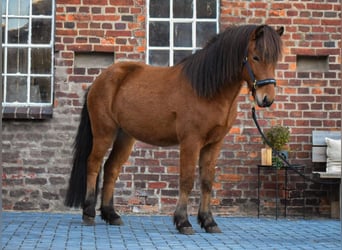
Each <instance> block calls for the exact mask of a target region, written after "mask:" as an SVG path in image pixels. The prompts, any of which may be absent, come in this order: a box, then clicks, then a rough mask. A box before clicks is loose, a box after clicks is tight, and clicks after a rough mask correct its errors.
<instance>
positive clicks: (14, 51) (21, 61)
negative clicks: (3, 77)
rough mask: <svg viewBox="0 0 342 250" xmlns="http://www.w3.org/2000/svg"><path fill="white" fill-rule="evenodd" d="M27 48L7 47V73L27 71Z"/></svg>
mask: <svg viewBox="0 0 342 250" xmlns="http://www.w3.org/2000/svg"><path fill="white" fill-rule="evenodd" d="M27 55H28V49H27V48H8V49H7V73H27V62H28V57H27Z"/></svg>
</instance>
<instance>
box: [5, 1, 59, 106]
mask: <svg viewBox="0 0 342 250" xmlns="http://www.w3.org/2000/svg"><path fill="white" fill-rule="evenodd" d="M9 1H11V0H6V11H5V13H3V14H2V19H3V20H5V24H6V25H5V32H4V38H3V39H4V43H3V44H2V48H3V58H4V61H3V69H4V70H3V73H2V76H3V100H2V106H3V107H7V106H9V107H13V106H14V107H31V106H32V107H35V106H37V107H41V106H51V105H52V103H53V90H54V88H53V87H54V84H53V81H54V80H53V79H54V77H53V72H54V68H53V67H54V66H53V61H54V50H53V45H54V21H55V16H54V14H53V13H55V0H51V1H52V2H51V8H52V9H51V13H52V14H51V15H33V14H32V4H33V1H34V0H28V1H29V14H28V15H9V14H8V13H9ZM3 7H4V6H3ZM10 18H16V19H27V20H28V38H27V43H19V42H18V43H17V44H10V43H9V42H8V31H9V27H8V25H7V24H8V23H9V19H10ZM35 18H37V19H46V20H51V32H50V35H51V37H50V42H49V43H48V44H39V43H37V44H32V40H31V38H32V23H33V22H32V20H33V19H35ZM9 48H18V49H20V48H27V49H28V51H27V73H20V72H17V73H8V67H7V60H8V49H9ZM35 48H37V49H44V48H48V49H51V69H50V74H35V73H31V66H32V64H31V59H32V49H35ZM11 76H14V77H20V76H22V77H26V91H27V92H26V93H27V94H26V102H8V101H7V99H8V95H7V83H8V81H7V80H8V77H11ZM34 77H49V78H50V101H49V102H31V101H30V96H31V79H32V78H34Z"/></svg>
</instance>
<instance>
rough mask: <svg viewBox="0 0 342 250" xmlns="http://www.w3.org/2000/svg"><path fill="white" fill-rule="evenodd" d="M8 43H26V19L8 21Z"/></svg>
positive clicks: (10, 19)
mask: <svg viewBox="0 0 342 250" xmlns="http://www.w3.org/2000/svg"><path fill="white" fill-rule="evenodd" d="M8 43H16V44H18V43H28V19H18V18H9V19H8Z"/></svg>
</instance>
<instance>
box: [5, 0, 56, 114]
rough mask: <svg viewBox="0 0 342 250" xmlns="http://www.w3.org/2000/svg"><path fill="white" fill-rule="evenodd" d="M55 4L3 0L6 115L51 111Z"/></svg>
mask: <svg viewBox="0 0 342 250" xmlns="http://www.w3.org/2000/svg"><path fill="white" fill-rule="evenodd" d="M54 6H55V4H54V0H2V25H3V28H2V56H3V58H2V59H3V69H2V73H3V74H2V77H3V91H2V93H3V97H2V102H3V103H2V105H3V117H4V118H45V117H49V116H51V115H52V103H53V42H54V34H53V30H54V28H53V27H54V13H55V11H54ZM23 116H27V117H23Z"/></svg>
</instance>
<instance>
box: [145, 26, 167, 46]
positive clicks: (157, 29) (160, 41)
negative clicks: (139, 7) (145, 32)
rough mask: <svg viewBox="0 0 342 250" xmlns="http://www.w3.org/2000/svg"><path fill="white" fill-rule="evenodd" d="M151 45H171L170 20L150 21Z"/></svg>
mask: <svg viewBox="0 0 342 250" xmlns="http://www.w3.org/2000/svg"><path fill="white" fill-rule="evenodd" d="M149 28H150V37H149V43H150V46H169V44H170V27H169V23H168V22H150V26H149Z"/></svg>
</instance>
